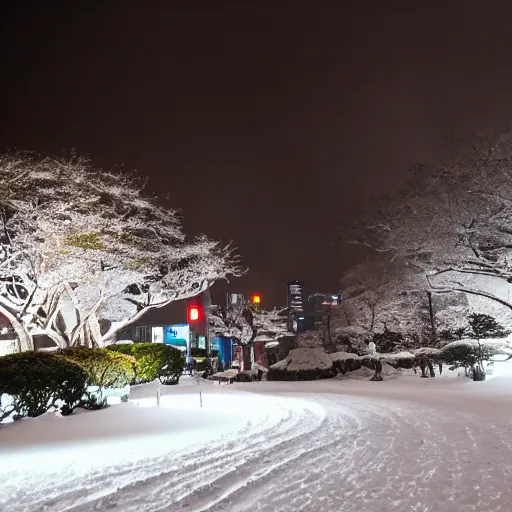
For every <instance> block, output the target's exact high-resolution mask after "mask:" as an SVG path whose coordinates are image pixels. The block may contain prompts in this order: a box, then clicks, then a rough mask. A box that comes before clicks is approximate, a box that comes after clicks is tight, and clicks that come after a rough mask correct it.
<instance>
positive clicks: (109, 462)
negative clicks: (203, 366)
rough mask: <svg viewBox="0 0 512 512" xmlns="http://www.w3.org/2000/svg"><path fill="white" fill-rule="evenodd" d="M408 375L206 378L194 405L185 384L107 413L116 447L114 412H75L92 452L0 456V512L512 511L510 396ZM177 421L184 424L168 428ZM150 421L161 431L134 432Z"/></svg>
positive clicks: (79, 448)
mask: <svg viewBox="0 0 512 512" xmlns="http://www.w3.org/2000/svg"><path fill="white" fill-rule="evenodd" d="M407 379H408V378H403V379H398V380H396V381H395V382H389V383H388V382H384V383H369V382H339V381H323V382H315V383H256V384H247V385H238V386H237V387H233V386H230V387H226V388H218V387H213V386H211V387H205V384H202V386H203V387H202V389H203V393H204V396H203V402H204V403H203V405H204V407H203V409H198V405H197V400H196V398H197V392H196V391H195V390H194V389H193V388H192V387H189V388H188V389H185V388H182V391H183V389H185V391H186V392H183V393H178V392H177V390H174V392H173V393H171V394H169V395H167V396H164V397H163V398H162V403H161V407H160V408H158V409H157V408H156V407H152V406H151V405H152V404H153V402H152V401H151V400H152V399H148V400H144V398H143V391H135V399H137V393H139V395H140V400H139V405H131V406H130V405H126V406H120V407H123V414H122V415H120V413H119V409H118V411H117V412H116V416H115V417H117V418H119V416H121V417H123V418H125V419H126V421H127V422H129V424H130V425H132V427H133V428H132V430H131V431H130V432H129V435H128V434H126V436H125V437H124V438H122V439H117V440H116V439H115V437H111V432H110V431H109V430H108V428H107V427H108V425H110V422H107V421H105V422H104V423H105V428H104V429H103V435H102V428H101V427H100V426H101V424H102V420H101V418H103V417H107V415H110V414H112V411H114V410H115V409H116V408H114V407H112V408H110V409H109V410H107V411H101V412H99V413H83V414H78V415H73V416H74V419H73V422H74V424H76V425H78V421H81V424H82V425H83V423H84V421H83V418H86V417H89V418H92V417H93V416H91V415H96V418H97V425H98V428H99V429H100V432H99V433H98V432H97V431H96V432H95V436H93V437H95V439H93V440H91V441H89V442H88V444H78V445H77V444H76V443H75V444H73V445H68V446H66V447H64V448H62V446H61V447H60V448H59V449H57V448H56V447H54V446H53V445H50V446H48V447H47V448H46V449H45V451H41V449H40V448H38V449H37V450H34V451H32V453H30V454H28V453H25V452H16V454H15V456H14V457H12V456H10V455H9V454H2V456H1V457H0V463H1V469H0V476H1V477H2V479H3V482H4V486H3V491H2V494H1V495H0V510H2V511H4V510H5V511H12V512H18V511H36V510H41V511H43V510H44V511H46V512H50V511H59V512H61V511H64V510H73V511H76V512H78V511H92V510H112V509H114V510H119V511H123V512H131V511H133V512H135V511H137V512H143V511H147V512H149V511H151V512H156V511H170V512H180V511H200V510H201V511H203V510H204V511H210V512H216V511H223V512H224V511H237V512H243V511H249V510H250V511H254V510H261V511H269V512H274V511H275V512H277V511H290V512H291V511H293V512H296V511H311V512H313V511H314V512H317V511H318V512H321V511H325V512H328V511H329V512H330V511H347V512H349V511H354V512H356V511H357V512H391V511H397V512H408V511H421V512H427V511H432V512H434V511H435V512H444V511H446V512H458V511H461V512H462V511H464V512H467V511H478V512H486V511H488V512H491V511H503V512H510V511H512V486H511V485H510V482H512V444H511V443H512V423H511V420H512V401H511V400H510V398H508V397H501V396H497V395H495V394H493V393H481V392H476V393H475V392H471V391H475V390H477V388H469V387H467V386H463V385H454V384H451V383H446V382H441V381H439V382H434V381H431V382H429V381H423V380H421V379H414V380H409V381H408V380H407ZM471 384H473V383H471ZM480 389H483V388H480ZM249 390H257V391H258V392H259V393H257V394H254V393H247V391H249ZM491 391H492V390H491ZM341 393H343V394H341ZM149 394H151V393H149ZM167 407H169V409H167V410H166V408H167ZM171 413H172V416H166V414H171ZM180 413H181V414H182V415H183V417H186V418H188V421H190V423H187V421H184V422H183V423H182V424H179V425H176V424H173V427H172V429H171V427H170V426H169V429H171V430H172V431H170V432H166V431H165V426H166V425H170V423H169V422H170V421H171V418H176V415H177V414H180ZM100 415H103V416H100ZM130 415H131V416H130ZM148 415H149V416H150V417H151V415H155V416H154V422H153V423H152V424H153V425H156V426H155V427H154V429H153V431H151V432H150V433H146V434H143V433H142V432H138V430H139V429H142V428H143V427H142V423H140V422H142V421H144V419H147V417H148ZM73 416H71V417H69V418H59V419H58V420H59V421H60V424H61V425H62V422H63V421H69V420H71V418H73ZM80 417H82V420H80ZM109 417H110V418H111V419H113V418H114V416H109ZM30 421H32V422H33V424H34V425H35V424H36V423H35V422H37V421H39V420H29V421H27V425H29V423H30ZM52 421H53V420H52ZM137 422H139V423H137ZM12 427H13V428H10V429H2V430H0V446H1V447H2V448H3V447H5V446H6V445H5V444H4V442H5V441H7V442H14V437H12V436H14V435H15V428H17V427H18V425H13V426H12ZM29 427H30V425H29ZM29 427H27V429H28V428H29ZM69 427H70V428H73V423H69ZM161 427H163V430H162V428H161ZM43 430H44V429H43ZM105 432H107V433H106V434H105ZM137 432H138V433H137ZM135 433H137V435H135ZM9 435H10V436H11V438H9ZM27 435H28V431H27ZM80 436H82V437H83V436H85V433H84V434H83V435H82V434H81V435H80ZM80 436H79V437H80ZM28 437H30V436H29V435H28ZM9 439H10V441H9ZM45 440H46V441H50V440H51V439H48V438H45ZM4 457H5V459H4ZM5 482H8V485H7V486H6V485H5Z"/></svg>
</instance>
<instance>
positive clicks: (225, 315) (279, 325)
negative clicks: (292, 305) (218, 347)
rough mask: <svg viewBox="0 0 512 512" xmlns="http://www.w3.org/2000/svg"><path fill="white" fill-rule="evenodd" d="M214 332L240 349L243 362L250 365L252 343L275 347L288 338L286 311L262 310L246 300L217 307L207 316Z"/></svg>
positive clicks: (252, 354)
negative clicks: (273, 345)
mask: <svg viewBox="0 0 512 512" xmlns="http://www.w3.org/2000/svg"><path fill="white" fill-rule="evenodd" d="M209 321H210V325H211V327H212V329H213V330H214V332H215V333H217V334H218V335H221V336H225V337H227V338H233V339H234V340H235V341H236V343H237V344H238V345H240V346H241V347H242V353H243V357H244V360H246V361H249V362H250V363H252V362H254V344H255V343H257V342H262V343H265V345H267V344H278V343H279V340H280V339H282V338H285V337H288V336H289V335H290V333H289V332H288V328H287V311H286V310H282V309H274V310H271V311H265V310H262V309H260V308H258V307H257V306H255V305H254V304H252V303H251V302H250V301H248V300H242V301H239V302H238V303H236V304H229V305H228V307H226V308H217V309H216V310H215V311H212V313H211V314H210V315H209Z"/></svg>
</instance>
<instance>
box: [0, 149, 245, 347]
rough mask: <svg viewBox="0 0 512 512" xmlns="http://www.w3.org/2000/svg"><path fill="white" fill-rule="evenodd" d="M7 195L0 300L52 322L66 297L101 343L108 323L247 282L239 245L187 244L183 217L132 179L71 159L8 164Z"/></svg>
mask: <svg viewBox="0 0 512 512" xmlns="http://www.w3.org/2000/svg"><path fill="white" fill-rule="evenodd" d="M0 191H1V194H0V215H1V217H0V222H1V226H0V228H1V229H0V297H2V299H0V301H1V300H3V302H4V303H7V302H8V303H9V307H10V310H12V311H14V312H17V313H19V314H25V313H26V312H27V311H32V313H34V314H36V316H37V314H38V311H39V310H40V308H41V307H42V306H46V309H47V311H46V313H45V314H50V315H51V314H53V309H55V308H53V309H52V307H51V306H50V303H52V301H53V302H55V300H57V302H58V300H59V297H60V296H62V294H63V293H66V294H67V295H68V296H69V297H70V298H71V300H72V302H73V304H74V306H75V307H76V310H77V311H79V313H80V314H79V316H80V317H81V321H84V318H85V317H87V318H88V319H87V322H88V324H89V327H90V330H92V331H95V332H91V333H90V334H91V335H92V337H93V338H94V339H95V340H96V342H98V338H99V337H101V335H100V333H99V331H100V328H99V322H100V321H101V320H106V321H108V322H109V323H110V324H112V323H114V324H119V326H122V325H124V324H126V323H128V322H129V321H130V320H132V319H133V318H134V317H136V316H137V315H139V314H141V312H143V311H145V310H147V309H148V308H151V307H157V306H162V305H164V304H166V303H168V302H170V301H174V300H179V299H183V298H188V297H191V296H194V295H196V294H198V293H200V292H201V291H203V290H205V289H206V288H207V287H209V286H210V285H211V284H212V283H213V282H214V281H216V280H218V279H222V278H227V277H228V276H230V275H231V276H237V275H240V274H241V273H243V270H242V269H241V267H240V265H239V260H238V257H237V256H236V254H235V248H234V247H233V246H232V245H222V244H220V243H219V242H217V241H213V240H210V239H208V238H207V237H205V236H199V237H198V238H196V239H195V240H190V241H189V240H188V239H187V238H186V236H185V234H184V233H183V230H182V225H181V220H180V217H179V215H178V214H177V212H176V211H175V210H172V209H168V208H166V207H164V206H162V205H161V204H160V203H159V201H158V199H157V198H155V197H150V196H147V195H145V194H144V184H143V183H142V182H141V181H140V180H139V179H137V178H136V177H135V176H133V175H130V174H126V173H112V172H106V171H102V170H97V169H93V168H92V167H91V165H90V162H89V161H88V160H87V159H85V158H84V157H81V156H77V155H75V154H74V153H71V154H69V155H66V156H62V157H58V158H55V157H52V158H50V157H47V158H39V157H37V156H35V155H33V154H30V153H15V154H9V155H5V156H1V157H0ZM13 282H16V283H17V285H16V286H14V287H13V284H12V283H13ZM55 294H57V298H55V297H54V295H55ZM27 301H29V302H30V304H28V303H27ZM48 308H49V309H50V310H52V311H49V310H48ZM43 309H45V308H44V307H43ZM57 309H58V308H57ZM39 320H40V321H39V323H47V321H46V320H45V321H42V320H41V319H39ZM46 327H48V325H46ZM108 334H109V336H111V335H112V334H113V332H112V331H111V332H109V333H108Z"/></svg>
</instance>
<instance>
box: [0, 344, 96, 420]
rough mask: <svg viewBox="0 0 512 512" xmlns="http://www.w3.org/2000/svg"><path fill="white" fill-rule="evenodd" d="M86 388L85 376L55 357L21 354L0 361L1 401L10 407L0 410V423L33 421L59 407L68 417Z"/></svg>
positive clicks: (80, 371) (71, 365)
mask: <svg viewBox="0 0 512 512" xmlns="http://www.w3.org/2000/svg"><path fill="white" fill-rule="evenodd" d="M86 387H87V374H86V372H85V371H84V370H83V369H82V368H81V367H80V366H79V365H77V364H75V363H73V362H71V361H69V360H67V359H65V358H64V357H62V356H60V355H56V354H49V353H45V352H40V353H35V352H22V353H20V354H10V355H7V356H3V357H0V398H1V396H2V395H3V394H4V393H5V394H7V395H10V396H11V397H12V403H9V404H8V405H4V404H2V406H1V407H0V421H1V420H2V419H4V418H6V417H8V416H10V415H11V414H13V413H14V415H15V417H18V418H19V417H24V416H29V417H35V416H40V415H41V414H44V413H45V412H47V411H49V410H50V409H52V408H53V407H57V406H58V405H59V406H60V411H61V413H62V414H63V415H68V414H71V413H72V412H73V410H74V409H75V408H76V407H78V405H80V402H81V400H82V398H83V396H84V394H85V391H86ZM59 402H60V403H59Z"/></svg>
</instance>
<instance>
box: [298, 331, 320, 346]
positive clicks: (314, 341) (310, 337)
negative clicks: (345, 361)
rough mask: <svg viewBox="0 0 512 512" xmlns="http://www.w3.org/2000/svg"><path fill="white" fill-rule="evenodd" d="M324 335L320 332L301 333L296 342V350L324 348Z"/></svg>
mask: <svg viewBox="0 0 512 512" xmlns="http://www.w3.org/2000/svg"><path fill="white" fill-rule="evenodd" d="M323 338H324V337H323V334H322V333H321V332H319V331H306V332H303V333H300V334H299V335H298V336H297V338H296V340H295V348H322V347H323V345H324V339H323Z"/></svg>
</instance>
